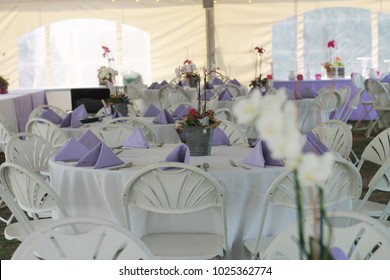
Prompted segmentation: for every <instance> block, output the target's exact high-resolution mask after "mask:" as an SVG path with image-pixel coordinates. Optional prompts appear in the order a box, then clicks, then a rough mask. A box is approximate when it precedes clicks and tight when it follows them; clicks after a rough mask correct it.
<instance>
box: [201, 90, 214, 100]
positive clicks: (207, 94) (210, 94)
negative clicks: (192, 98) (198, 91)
mask: <svg viewBox="0 0 390 280" xmlns="http://www.w3.org/2000/svg"><path fill="white" fill-rule="evenodd" d="M213 96H214V93H213V91H212V90H210V89H206V100H210V98H211V97H213ZM200 99H201V100H204V94H202V96H201V97H200Z"/></svg>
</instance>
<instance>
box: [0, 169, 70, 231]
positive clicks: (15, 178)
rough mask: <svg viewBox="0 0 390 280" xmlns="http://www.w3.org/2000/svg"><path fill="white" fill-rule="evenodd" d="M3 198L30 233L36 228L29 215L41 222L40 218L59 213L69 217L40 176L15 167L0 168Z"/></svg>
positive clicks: (53, 192) (51, 189)
mask: <svg viewBox="0 0 390 280" xmlns="http://www.w3.org/2000/svg"><path fill="white" fill-rule="evenodd" d="M0 181H1V182H2V184H1V196H2V197H3V198H4V199H7V201H5V202H6V204H7V206H8V207H9V208H10V210H11V211H12V213H13V214H14V215H15V217H16V219H17V220H18V222H19V223H21V225H22V226H23V228H24V229H25V231H26V233H27V234H29V233H31V232H33V231H34V230H35V229H36V228H35V226H34V224H33V223H32V222H31V221H30V219H29V217H28V216H27V215H26V213H29V214H31V215H32V216H33V217H34V218H35V219H38V216H39V214H41V213H45V212H48V211H52V210H55V209H58V210H59V213H60V215H62V216H64V217H66V216H69V215H68V213H67V211H66V210H65V207H64V206H63V204H62V202H61V200H60V198H59V197H58V196H57V194H56V192H55V191H54V190H53V188H51V187H50V186H49V185H48V184H47V183H46V182H45V181H44V180H43V179H42V177H40V176H39V175H37V174H35V173H34V172H32V171H30V170H28V169H26V168H24V167H22V166H20V165H18V164H15V163H10V162H4V163H3V164H2V165H1V166H0Z"/></svg>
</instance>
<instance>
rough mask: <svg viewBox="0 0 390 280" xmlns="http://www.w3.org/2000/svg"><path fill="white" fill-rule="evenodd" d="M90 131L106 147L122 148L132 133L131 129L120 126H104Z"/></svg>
mask: <svg viewBox="0 0 390 280" xmlns="http://www.w3.org/2000/svg"><path fill="white" fill-rule="evenodd" d="M91 131H92V132H93V133H94V134H95V135H96V136H97V137H98V138H99V139H100V140H101V141H102V142H103V143H104V144H106V145H107V146H108V147H110V148H113V147H118V146H122V145H123V144H124V143H125V141H126V139H127V138H128V136H129V135H130V134H131V132H132V131H133V128H132V127H128V126H126V125H122V124H116V123H115V124H114V123H109V124H104V125H100V126H96V127H93V128H91Z"/></svg>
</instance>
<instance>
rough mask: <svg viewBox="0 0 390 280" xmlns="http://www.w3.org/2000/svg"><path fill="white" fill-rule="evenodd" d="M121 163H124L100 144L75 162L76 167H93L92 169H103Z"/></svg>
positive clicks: (104, 145) (105, 146)
mask: <svg viewBox="0 0 390 280" xmlns="http://www.w3.org/2000/svg"><path fill="white" fill-rule="evenodd" d="M123 163H124V162H123V161H122V160H120V159H119V158H118V156H117V155H116V154H114V153H113V152H112V150H111V149H110V148H109V147H107V145H106V144H104V143H100V144H99V145H96V146H95V147H94V148H93V149H92V150H90V151H89V152H88V153H87V154H86V155H84V156H83V157H82V158H81V159H80V160H79V161H78V162H77V164H76V166H77V167H79V166H93V167H94V168H103V167H108V166H113V165H118V164H123Z"/></svg>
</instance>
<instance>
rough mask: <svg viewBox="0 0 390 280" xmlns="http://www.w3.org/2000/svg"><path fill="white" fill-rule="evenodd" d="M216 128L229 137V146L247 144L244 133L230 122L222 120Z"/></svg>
mask: <svg viewBox="0 0 390 280" xmlns="http://www.w3.org/2000/svg"><path fill="white" fill-rule="evenodd" d="M218 127H219V128H220V129H222V130H223V131H224V132H225V134H226V136H227V137H229V139H230V144H232V145H241V144H244V145H247V144H248V138H247V136H246V134H245V132H244V131H243V130H242V129H241V128H240V127H239V126H238V125H236V124H235V123H233V122H230V121H228V120H223V121H221V123H220V125H219V126H218Z"/></svg>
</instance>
